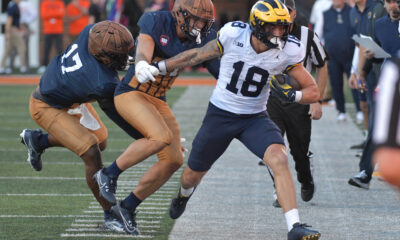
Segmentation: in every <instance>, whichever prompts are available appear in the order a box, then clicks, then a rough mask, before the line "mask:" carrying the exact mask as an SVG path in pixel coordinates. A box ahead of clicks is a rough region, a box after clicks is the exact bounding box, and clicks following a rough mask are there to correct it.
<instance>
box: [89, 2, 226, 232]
mask: <svg viewBox="0 0 400 240" xmlns="http://www.w3.org/2000/svg"><path fill="white" fill-rule="evenodd" d="M213 14H214V13H213V4H212V2H211V0H177V1H176V2H175V4H174V7H173V9H172V11H171V12H169V11H158V12H148V13H145V14H143V15H142V17H141V18H140V20H139V22H138V26H139V27H140V33H139V36H138V38H137V46H136V58H135V62H136V64H135V65H134V66H133V65H132V66H131V67H130V68H129V70H128V72H127V74H126V76H125V77H124V78H123V80H122V82H121V83H120V84H119V86H118V87H117V89H116V93H115V97H114V102H115V105H116V108H117V110H118V113H119V114H120V115H121V116H122V117H123V118H124V119H125V120H126V121H127V122H129V123H130V124H131V126H133V127H134V128H136V129H137V130H139V132H140V133H142V134H143V135H144V138H142V139H139V140H136V141H134V142H133V143H132V144H131V145H130V146H129V147H128V148H127V149H126V151H125V152H124V153H123V154H122V155H121V156H120V157H119V158H118V159H117V160H116V161H114V162H113V163H112V164H111V165H110V166H109V167H108V168H105V169H104V170H101V171H99V172H98V173H96V179H97V182H98V184H99V186H103V184H104V187H101V188H100V193H101V195H102V196H104V198H106V199H108V200H109V201H110V202H111V203H113V204H116V205H115V206H113V208H112V211H114V212H115V213H116V214H117V215H119V218H120V220H121V221H122V222H124V228H125V231H126V232H128V233H130V234H138V230H137V227H136V222H135V210H136V208H137V206H138V205H139V204H140V203H141V202H142V201H143V200H145V199H146V198H147V197H149V196H150V195H151V194H153V193H154V192H155V191H156V190H157V189H159V188H160V187H161V186H162V185H163V184H164V183H165V182H166V181H167V180H168V179H169V178H170V177H171V176H172V174H173V173H174V172H175V171H176V170H178V169H179V167H180V166H181V165H182V163H183V156H182V152H181V144H180V132H179V127H178V124H177V121H176V119H175V117H174V115H173V114H172V112H171V110H170V108H169V106H168V104H167V102H166V101H165V94H166V92H167V91H168V90H169V89H170V88H171V86H172V84H173V83H174V81H175V79H176V78H177V77H178V75H179V73H180V71H181V69H172V70H171V71H166V70H165V69H163V68H162V67H161V68H160V70H159V69H158V68H156V67H155V66H152V65H151V64H152V63H155V62H157V61H161V60H163V59H166V58H170V57H173V56H175V55H176V54H178V53H181V52H183V51H185V50H188V49H193V48H199V47H202V46H203V45H205V44H206V43H207V42H209V41H211V40H213V39H215V38H216V33H215V32H213V31H211V26H212V24H213V22H214V17H213ZM204 65H205V66H206V67H207V68H208V70H209V72H210V73H211V74H212V75H214V76H215V78H217V76H218V71H219V60H218V59H214V60H210V61H208V62H205V63H204ZM158 73H159V75H158ZM153 75H154V76H156V75H158V76H156V77H153ZM155 153H157V157H158V162H157V163H155V164H154V165H153V166H152V167H151V168H150V169H149V170H148V171H147V172H146V173H145V174H144V175H143V176H142V177H141V179H140V181H139V183H138V185H137V186H136V188H135V189H134V190H133V192H131V193H130V195H129V196H127V197H126V198H125V199H124V200H123V201H118V202H117V201H116V198H115V185H116V181H117V178H118V176H119V175H120V174H121V173H122V172H123V171H124V170H126V169H128V168H129V167H131V166H134V165H136V164H137V163H140V162H141V161H143V160H144V159H146V158H147V157H149V156H151V155H153V154H155Z"/></svg>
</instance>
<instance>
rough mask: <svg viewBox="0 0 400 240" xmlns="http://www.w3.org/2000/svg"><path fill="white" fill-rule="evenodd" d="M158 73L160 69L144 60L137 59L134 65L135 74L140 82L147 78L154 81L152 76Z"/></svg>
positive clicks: (145, 80)
mask: <svg viewBox="0 0 400 240" xmlns="http://www.w3.org/2000/svg"><path fill="white" fill-rule="evenodd" d="M159 73H160V71H159V70H158V68H156V67H155V66H152V65H150V64H149V63H147V62H146V61H144V60H142V61H139V62H138V63H136V65H135V75H136V78H137V80H138V81H139V82H140V83H145V82H148V81H149V80H151V81H153V82H154V81H155V80H156V79H155V78H154V76H157V75H158V74H159Z"/></svg>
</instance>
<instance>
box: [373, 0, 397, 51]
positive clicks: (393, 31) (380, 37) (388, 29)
mask: <svg viewBox="0 0 400 240" xmlns="http://www.w3.org/2000/svg"><path fill="white" fill-rule="evenodd" d="M385 9H386V12H387V13H388V14H386V15H385V16H383V17H381V18H380V19H378V20H376V22H375V23H374V27H373V33H372V36H373V39H374V40H375V42H376V43H378V45H379V46H381V47H382V48H383V50H385V51H386V52H387V53H389V54H390V55H391V56H396V54H397V52H398V51H399V49H400V38H399V19H400V9H399V5H398V2H397V1H396V0H385ZM366 53H367V56H366V57H367V58H372V57H374V54H373V53H372V52H371V51H369V50H368V49H366Z"/></svg>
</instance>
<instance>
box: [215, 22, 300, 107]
mask: <svg viewBox="0 0 400 240" xmlns="http://www.w3.org/2000/svg"><path fill="white" fill-rule="evenodd" d="M250 39H251V29H250V26H249V25H248V24H247V23H244V22H239V21H237V22H229V23H227V24H226V25H225V26H224V27H223V28H221V29H220V31H219V33H218V44H219V47H220V50H221V51H222V54H223V55H222V57H221V66H220V71H219V77H218V81H217V86H216V88H215V89H214V91H213V94H212V96H211V98H210V101H211V103H212V104H214V105H215V106H217V107H218V108H220V109H223V110H226V111H229V112H232V113H236V114H253V113H259V112H262V111H265V110H266V105H267V101H268V97H269V80H270V79H271V76H272V75H275V74H280V73H282V72H284V71H285V70H287V69H288V68H291V67H292V66H293V65H295V64H299V63H301V62H302V61H303V59H304V57H305V48H304V47H303V45H302V44H301V43H300V41H299V40H298V39H297V38H295V37H293V36H289V38H288V40H287V42H286V44H285V46H284V48H283V49H282V50H279V49H275V48H274V49H269V50H267V51H265V52H262V53H259V54H257V53H256V52H255V51H254V49H253V47H252V46H251V44H250Z"/></svg>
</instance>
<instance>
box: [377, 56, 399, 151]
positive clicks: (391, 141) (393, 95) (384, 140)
mask: <svg viewBox="0 0 400 240" xmlns="http://www.w3.org/2000/svg"><path fill="white" fill-rule="evenodd" d="M399 70H400V61H399V60H397V63H394V62H391V61H390V62H387V63H386V64H385V65H384V67H383V69H382V73H381V76H380V79H379V85H378V86H379V91H378V94H377V102H376V111H375V116H374V117H375V122H374V129H373V135H372V140H373V143H374V144H375V145H377V146H379V145H382V146H389V147H396V148H400V132H399V130H400V126H399V125H400V122H399V121H400V119H399V113H400V107H399V106H400V92H399V87H400V81H399V80H400V76H399Z"/></svg>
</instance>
